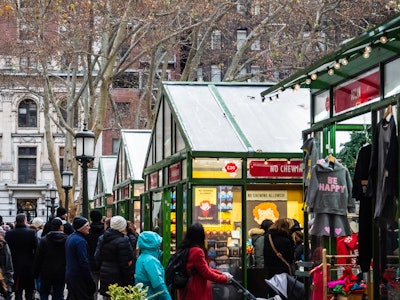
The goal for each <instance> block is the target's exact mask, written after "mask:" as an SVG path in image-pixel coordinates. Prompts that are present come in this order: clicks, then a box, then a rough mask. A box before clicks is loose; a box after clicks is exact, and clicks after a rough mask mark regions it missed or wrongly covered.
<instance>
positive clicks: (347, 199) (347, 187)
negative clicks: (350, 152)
mask: <svg viewBox="0 0 400 300" xmlns="http://www.w3.org/2000/svg"><path fill="white" fill-rule="evenodd" d="M306 204H307V207H308V209H309V210H310V211H312V212H313V213H315V220H314V223H313V225H312V227H311V228H310V234H312V235H317V236H322V235H323V236H348V235H351V230H350V225H349V222H348V220H347V212H350V213H353V212H355V202H354V199H353V198H352V181H351V178H350V173H349V171H348V170H347V168H346V167H344V166H343V165H342V164H340V163H339V162H338V161H337V160H336V159H332V160H331V159H325V160H324V159H321V160H319V161H318V162H317V163H316V164H315V165H314V166H313V167H312V170H311V178H310V185H309V187H308V193H307V196H306Z"/></svg>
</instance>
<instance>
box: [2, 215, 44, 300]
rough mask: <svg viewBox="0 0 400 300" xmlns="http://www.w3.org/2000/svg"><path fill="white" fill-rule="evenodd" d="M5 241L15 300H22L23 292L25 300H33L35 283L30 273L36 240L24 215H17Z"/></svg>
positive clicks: (34, 232)
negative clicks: (12, 275)
mask: <svg viewBox="0 0 400 300" xmlns="http://www.w3.org/2000/svg"><path fill="white" fill-rule="evenodd" d="M5 240H6V241H7V243H8V246H9V247H10V251H11V256H12V262H13V266H14V286H13V291H14V293H15V300H22V294H23V291H24V290H25V300H32V299H33V291H34V290H35V281H34V277H33V273H32V266H33V260H34V258H35V252H36V247H37V244H38V239H37V237H36V230H34V229H31V228H28V227H27V220H26V215H25V214H24V213H20V214H17V216H16V217H15V228H14V229H11V230H9V231H7V232H6V235H5Z"/></svg>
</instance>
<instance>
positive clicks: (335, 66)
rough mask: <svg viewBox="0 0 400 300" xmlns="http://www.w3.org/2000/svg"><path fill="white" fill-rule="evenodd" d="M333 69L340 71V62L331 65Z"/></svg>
mask: <svg viewBox="0 0 400 300" xmlns="http://www.w3.org/2000/svg"><path fill="white" fill-rule="evenodd" d="M333 67H334V68H335V70H339V69H340V62H339V61H338V60H337V61H336V62H335V64H334V65H333Z"/></svg>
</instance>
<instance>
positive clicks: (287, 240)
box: [264, 218, 295, 297]
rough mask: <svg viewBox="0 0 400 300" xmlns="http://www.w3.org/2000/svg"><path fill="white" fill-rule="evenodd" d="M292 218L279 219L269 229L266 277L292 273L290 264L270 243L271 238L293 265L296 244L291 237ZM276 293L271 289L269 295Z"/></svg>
mask: <svg viewBox="0 0 400 300" xmlns="http://www.w3.org/2000/svg"><path fill="white" fill-rule="evenodd" d="M292 226H293V220H292V219H286V218H285V219H278V220H276V221H275V223H274V224H272V225H271V227H270V228H269V230H268V234H267V235H266V236H265V239H264V268H265V272H266V278H267V279H271V278H272V277H273V276H274V275H276V274H281V273H287V274H291V270H290V269H289V266H288V265H287V264H286V263H285V262H284V261H283V260H282V259H280V258H279V257H278V256H277V254H276V253H275V251H274V249H273V246H272V245H271V243H270V238H271V240H272V243H273V245H274V247H275V249H276V250H277V251H278V252H279V253H281V254H282V257H283V259H284V260H286V262H287V263H288V264H289V265H293V263H294V262H293V260H294V248H295V244H294V241H293V239H292V237H291V233H292V232H291V227H292ZM273 295H275V293H274V292H273V291H272V290H271V289H270V290H269V296H270V297H271V296H273Z"/></svg>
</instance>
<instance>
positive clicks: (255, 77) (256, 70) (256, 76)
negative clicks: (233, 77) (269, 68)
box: [251, 66, 261, 82]
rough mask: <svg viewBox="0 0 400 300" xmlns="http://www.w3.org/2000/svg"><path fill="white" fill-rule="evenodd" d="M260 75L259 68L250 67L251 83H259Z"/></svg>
mask: <svg viewBox="0 0 400 300" xmlns="http://www.w3.org/2000/svg"><path fill="white" fill-rule="evenodd" d="M260 73H261V68H260V67H259V66H251V74H253V77H252V79H251V81H252V82H260Z"/></svg>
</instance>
